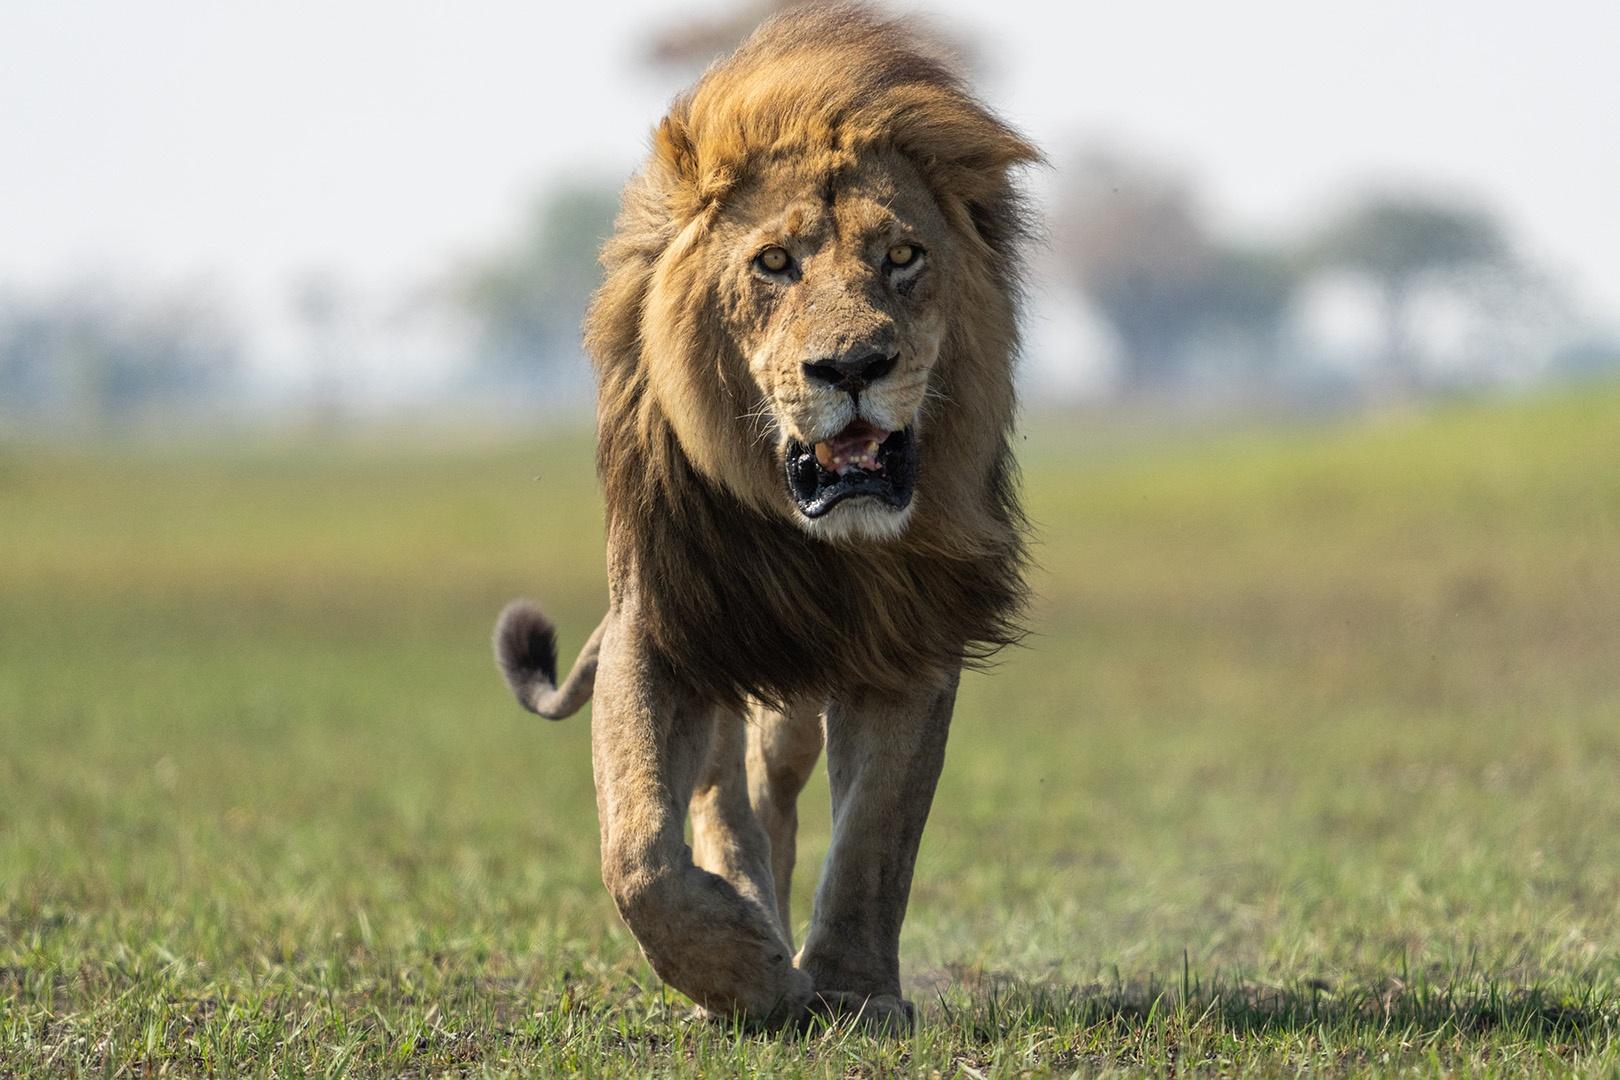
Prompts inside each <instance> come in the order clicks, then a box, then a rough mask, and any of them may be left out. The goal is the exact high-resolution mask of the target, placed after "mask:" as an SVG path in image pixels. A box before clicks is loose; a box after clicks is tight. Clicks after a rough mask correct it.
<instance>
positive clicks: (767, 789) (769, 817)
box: [748, 701, 823, 945]
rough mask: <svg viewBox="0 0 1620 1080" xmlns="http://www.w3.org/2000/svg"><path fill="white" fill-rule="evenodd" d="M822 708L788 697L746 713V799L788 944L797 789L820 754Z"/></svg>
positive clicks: (795, 834) (791, 928)
mask: <svg viewBox="0 0 1620 1080" xmlns="http://www.w3.org/2000/svg"><path fill="white" fill-rule="evenodd" d="M821 711H822V704H821V702H819V701H816V702H793V703H791V704H789V706H788V707H787V708H786V709H780V710H779V709H773V708H771V707H769V706H766V705H758V704H756V705H755V706H754V707H753V709H752V711H751V712H750V713H749V717H748V798H749V801H750V802H751V803H752V804H753V807H754V814H755V815H756V816H757V817H758V818H759V822H760V824H761V825H763V826H764V828H765V833H766V835H767V836H769V837H770V844H771V872H772V877H773V879H774V882H775V888H776V910H777V916H778V920H779V921H780V923H781V926H782V935H783V936H784V937H785V938H786V939H787V942H788V944H790V945H791V944H792V943H793V919H792V904H791V900H792V896H791V893H792V888H793V866H794V863H795V861H796V860H797V858H798V834H799V793H800V792H802V791H803V790H804V785H805V784H806V783H808V782H809V780H810V774H811V773H812V772H813V771H815V767H816V761H817V760H818V759H819V758H820V757H821V746H822V742H823V734H822V728H821Z"/></svg>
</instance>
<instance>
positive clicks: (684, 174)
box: [653, 109, 697, 184]
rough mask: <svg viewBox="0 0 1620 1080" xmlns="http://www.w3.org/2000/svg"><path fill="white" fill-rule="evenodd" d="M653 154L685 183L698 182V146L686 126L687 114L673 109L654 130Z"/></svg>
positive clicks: (675, 176)
mask: <svg viewBox="0 0 1620 1080" xmlns="http://www.w3.org/2000/svg"><path fill="white" fill-rule="evenodd" d="M653 155H654V157H656V158H657V160H658V161H659V163H660V164H662V165H663V166H664V168H665V169H667V170H669V173H670V175H671V176H672V177H673V178H674V179H675V180H677V181H679V182H681V183H684V184H695V183H696V182H697V147H696V146H695V145H693V142H692V134H691V132H690V131H689V130H688V128H687V126H686V114H685V113H684V112H683V111H682V110H680V109H671V110H670V111H669V115H667V116H665V117H664V118H663V119H662V120H660V121H659V122H658V130H657V131H655V132H653Z"/></svg>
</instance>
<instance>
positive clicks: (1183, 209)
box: [1054, 153, 1297, 390]
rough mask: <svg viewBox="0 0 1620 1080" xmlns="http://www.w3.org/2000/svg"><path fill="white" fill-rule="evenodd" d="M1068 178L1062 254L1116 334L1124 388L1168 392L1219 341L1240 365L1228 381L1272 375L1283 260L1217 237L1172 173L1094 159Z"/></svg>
mask: <svg viewBox="0 0 1620 1080" xmlns="http://www.w3.org/2000/svg"><path fill="white" fill-rule="evenodd" d="M1067 176H1068V187H1067V190H1066V191H1065V192H1064V193H1063V195H1062V197H1061V198H1060V200H1059V206H1058V209H1057V212H1056V215H1055V217H1056V220H1055V224H1054V243H1055V245H1056V247H1057V251H1058V258H1059V259H1060V260H1061V261H1062V262H1063V263H1064V264H1066V265H1067V266H1068V268H1069V270H1070V272H1071V273H1072V274H1073V275H1074V277H1075V279H1076V280H1077V281H1078V283H1079V285H1080V286H1081V288H1083V289H1084V290H1085V291H1086V292H1087V293H1088V294H1089V295H1090V297H1091V300H1092V302H1093V303H1094V304H1095V305H1096V307H1097V310H1098V311H1099V312H1100V313H1101V314H1102V316H1103V318H1104V319H1105V320H1106V321H1107V322H1108V324H1109V325H1110V326H1111V327H1112V328H1113V330H1114V334H1115V336H1116V338H1117V339H1118V342H1119V347H1120V352H1121V361H1122V364H1123V368H1124V370H1123V373H1122V374H1123V377H1124V383H1125V385H1126V387H1127V388H1129V389H1132V390H1163V389H1167V388H1169V387H1171V386H1173V385H1174V384H1175V383H1177V382H1178V381H1179V380H1180V379H1182V377H1183V376H1184V375H1185V374H1186V372H1187V371H1188V369H1189V367H1191V366H1192V364H1193V361H1194V359H1195V356H1194V353H1195V352H1197V350H1198V346H1199V343H1200V342H1201V341H1204V340H1206V339H1208V338H1209V337H1210V336H1211V335H1217V334H1218V335H1221V336H1224V337H1226V338H1232V339H1236V340H1238V341H1239V342H1240V347H1239V349H1238V350H1237V351H1236V355H1238V356H1240V357H1241V358H1242V359H1243V361H1244V366H1245V368H1246V370H1244V371H1242V372H1227V373H1226V374H1228V375H1241V376H1245V377H1253V376H1269V375H1272V374H1274V373H1275V369H1276V367H1277V364H1278V360H1279V338H1280V334H1281V328H1282V325H1283V321H1284V319H1285V318H1286V316H1287V313H1288V309H1289V305H1290V303H1291V302H1292V298H1293V294H1294V289H1295V286H1296V284H1297V274H1296V272H1295V265H1294V263H1293V261H1292V260H1291V259H1289V258H1288V257H1286V256H1285V255H1283V254H1282V253H1280V252H1274V251H1269V250H1266V249H1263V248H1259V247H1249V248H1244V247H1237V246H1233V245H1228V244H1225V243H1222V242H1220V241H1218V240H1217V239H1216V238H1215V237H1213V236H1212V235H1211V233H1210V230H1209V228H1208V227H1207V226H1206V225H1205V223H1204V218H1203V214H1202V212H1201V210H1200V208H1199V206H1198V203H1197V200H1196V199H1195V198H1194V196H1193V194H1192V191H1191V188H1190V187H1189V185H1188V184H1187V183H1186V181H1185V180H1184V179H1183V178H1181V177H1179V176H1177V175H1175V174H1173V173H1170V172H1168V171H1165V170H1162V169H1158V168H1155V167H1153V166H1150V165H1145V164H1141V163H1137V162H1130V161H1126V160H1124V159H1122V158H1120V157H1118V156H1116V155H1112V154H1105V153H1093V154H1091V155H1090V156H1088V157H1086V158H1085V159H1083V160H1082V161H1081V162H1080V163H1079V165H1078V166H1077V167H1075V168H1074V169H1071V170H1067Z"/></svg>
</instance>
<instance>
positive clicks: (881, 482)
mask: <svg viewBox="0 0 1620 1080" xmlns="http://www.w3.org/2000/svg"><path fill="white" fill-rule="evenodd" d="M787 484H788V491H789V492H790V493H791V494H792V495H793V501H794V503H795V504H797V505H798V507H799V513H801V514H803V515H804V516H805V517H807V518H818V517H820V516H821V515H823V514H825V513H826V512H827V511H829V510H831V509H832V508H833V507H835V506H837V505H838V504H839V503H841V502H843V501H844V500H845V499H853V498H855V497H857V496H863V495H864V496H871V497H872V498H875V499H878V500H881V501H882V502H883V503H885V504H886V505H888V506H891V507H893V508H894V509H896V510H904V509H905V508H906V507H907V506H908V505H910V503H911V495H912V492H913V491H914V490H915V489H916V486H917V445H916V440H914V439H913V438H912V437H911V429H910V428H907V429H905V430H903V431H884V430H883V429H882V428H880V427H876V426H874V425H873V424H869V423H867V422H866V421H865V420H856V421H855V422H853V423H852V424H850V425H849V426H848V427H846V428H845V429H844V430H843V431H840V432H839V433H838V434H836V435H834V436H833V437H832V438H830V439H827V440H826V441H825V442H818V443H816V445H815V446H806V445H805V444H804V443H802V442H799V441H798V440H797V439H794V440H792V441H791V442H790V443H788V449H787Z"/></svg>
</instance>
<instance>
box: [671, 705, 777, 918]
mask: <svg viewBox="0 0 1620 1080" xmlns="http://www.w3.org/2000/svg"><path fill="white" fill-rule="evenodd" d="M747 741H748V736H747V735H746V734H745V732H744V720H743V718H742V717H741V716H739V715H737V714H736V713H732V712H723V711H722V712H719V713H717V714H716V715H715V718H714V727H713V732H712V734H711V735H710V738H709V754H708V762H707V764H706V765H705V766H704V769H703V772H702V775H701V776H700V777H699V779H698V782H697V786H696V788H695V789H694V790H693V792H692V802H691V813H692V860H693V861H694V862H696V863H697V864H698V865H699V866H701V867H702V868H703V869H705V870H708V871H711V872H713V873H716V874H719V875H720V876H721V877H723V878H725V879H726V880H727V881H729V882H731V884H732V886H733V887H735V888H736V890H737V891H738V892H739V893H741V894H742V895H744V896H746V897H747V898H748V899H750V900H752V901H753V902H754V903H755V904H757V905H759V908H760V910H761V911H765V912H769V913H770V915H771V917H772V918H773V919H775V918H776V916H777V912H778V910H779V907H778V904H777V900H776V888H775V883H774V881H773V880H772V867H771V838H770V837H769V836H767V835H766V831H765V829H764V828H763V827H762V826H761V824H760V820H759V818H758V817H756V816H755V815H754V809H753V807H752V806H750V805H749V802H748V770H747V765H746V761H745V755H746V750H747ZM777 929H778V931H781V933H782V939H783V941H784V942H785V943H788V944H791V941H792V939H791V937H790V936H789V935H788V934H787V932H786V930H785V929H784V927H783V925H782V924H780V923H778V926H777Z"/></svg>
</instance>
